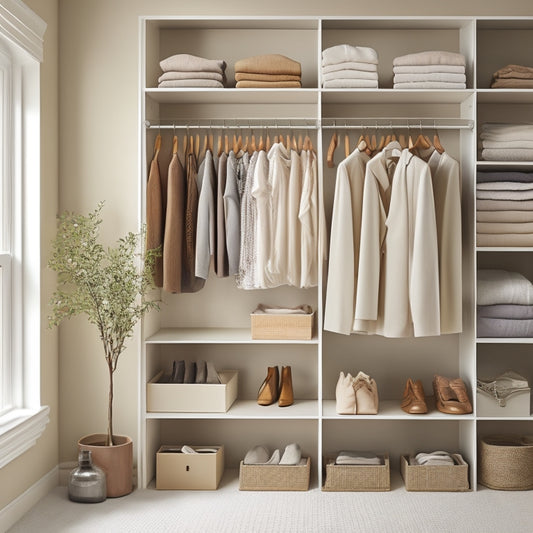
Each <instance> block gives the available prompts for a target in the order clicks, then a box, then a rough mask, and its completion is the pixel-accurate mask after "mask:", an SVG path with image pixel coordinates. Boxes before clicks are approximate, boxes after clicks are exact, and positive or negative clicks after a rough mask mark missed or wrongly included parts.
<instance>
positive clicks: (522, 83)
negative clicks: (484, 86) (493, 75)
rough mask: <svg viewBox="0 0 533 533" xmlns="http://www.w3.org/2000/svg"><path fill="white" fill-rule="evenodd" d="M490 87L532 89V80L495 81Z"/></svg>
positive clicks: (508, 79) (507, 79)
mask: <svg viewBox="0 0 533 533" xmlns="http://www.w3.org/2000/svg"><path fill="white" fill-rule="evenodd" d="M490 86H491V88H493V89H531V88H533V79H517V78H504V79H497V80H494V81H493V82H492V83H491V85H490Z"/></svg>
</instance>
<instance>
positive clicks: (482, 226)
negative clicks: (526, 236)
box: [476, 222, 533, 234]
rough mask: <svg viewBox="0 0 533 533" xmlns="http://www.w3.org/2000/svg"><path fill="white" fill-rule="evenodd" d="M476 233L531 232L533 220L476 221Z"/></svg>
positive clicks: (532, 230)
mask: <svg viewBox="0 0 533 533" xmlns="http://www.w3.org/2000/svg"><path fill="white" fill-rule="evenodd" d="M476 231H477V232H478V233H495V234H498V233H500V234H501V233H515V234H516V233H531V234H533V222H526V223H524V222H477V223H476Z"/></svg>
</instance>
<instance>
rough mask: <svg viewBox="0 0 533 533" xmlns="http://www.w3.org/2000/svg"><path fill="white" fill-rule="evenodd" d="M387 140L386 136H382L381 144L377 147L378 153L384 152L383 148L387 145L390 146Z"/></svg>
mask: <svg viewBox="0 0 533 533" xmlns="http://www.w3.org/2000/svg"><path fill="white" fill-rule="evenodd" d="M385 140H386V139H385V136H384V135H382V136H381V137H380V138H379V143H378V146H377V148H376V151H377V152H381V150H383V148H384V147H385V145H386V144H388V143H386V142H385Z"/></svg>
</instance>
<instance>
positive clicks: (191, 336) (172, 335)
mask: <svg viewBox="0 0 533 533" xmlns="http://www.w3.org/2000/svg"><path fill="white" fill-rule="evenodd" d="M145 342H146V344H315V345H316V344H318V338H317V337H316V335H315V337H314V338H312V339H311V340H285V339H283V340H254V339H252V334H251V331H250V328H161V329H160V330H159V331H157V332H156V333H154V334H153V335H152V336H151V337H148V339H146V341H145Z"/></svg>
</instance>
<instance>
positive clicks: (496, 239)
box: [476, 233, 533, 247]
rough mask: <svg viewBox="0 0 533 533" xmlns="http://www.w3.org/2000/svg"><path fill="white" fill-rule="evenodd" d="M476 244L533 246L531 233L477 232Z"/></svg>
mask: <svg viewBox="0 0 533 533" xmlns="http://www.w3.org/2000/svg"><path fill="white" fill-rule="evenodd" d="M476 242H477V245H478V246H517V247H520V246H533V234H531V233H478V234H477V236H476Z"/></svg>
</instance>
